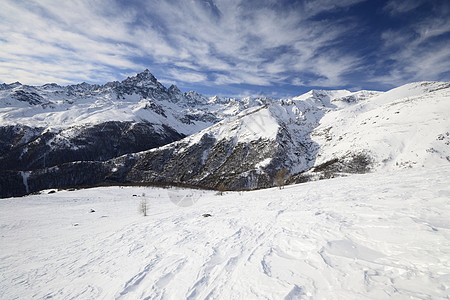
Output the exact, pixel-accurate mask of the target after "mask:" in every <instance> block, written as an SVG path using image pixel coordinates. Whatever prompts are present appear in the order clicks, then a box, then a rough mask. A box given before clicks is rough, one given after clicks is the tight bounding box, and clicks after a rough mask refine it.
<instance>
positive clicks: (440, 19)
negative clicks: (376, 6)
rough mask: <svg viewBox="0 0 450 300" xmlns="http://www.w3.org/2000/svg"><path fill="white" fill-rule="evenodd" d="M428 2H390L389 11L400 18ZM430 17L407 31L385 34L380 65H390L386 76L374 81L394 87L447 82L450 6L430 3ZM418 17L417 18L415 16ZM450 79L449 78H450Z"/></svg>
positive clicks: (404, 29) (395, 30) (434, 2)
mask: <svg viewBox="0 0 450 300" xmlns="http://www.w3.org/2000/svg"><path fill="white" fill-rule="evenodd" d="M425 3H426V1H389V3H388V4H387V5H386V6H385V8H386V9H389V11H390V12H391V13H393V14H395V15H399V16H400V17H405V16H408V13H411V12H412V11H413V10H414V9H420V8H419V7H421V6H422V5H424V4H425ZM427 5H428V7H427V8H426V9H428V10H430V13H428V14H426V15H420V14H419V17H417V18H416V19H414V21H413V22H411V24H409V26H407V27H401V28H397V29H392V30H387V31H385V32H384V33H383V34H382V40H383V44H382V45H381V47H380V52H379V53H380V57H379V61H380V62H383V64H388V65H389V68H388V71H387V72H386V73H385V74H382V75H381V76H379V77H377V76H375V77H374V78H373V80H378V81H380V82H383V83H389V82H390V83H391V84H394V85H397V84H403V83H405V82H411V81H418V80H445V79H446V78H445V77H444V78H443V76H445V75H447V76H448V73H449V70H450V51H449V49H450V39H449V36H450V19H448V15H449V14H450V3H449V2H446V1H439V0H436V1H433V2H428V3H427ZM416 15H417V14H416ZM447 79H448V78H447Z"/></svg>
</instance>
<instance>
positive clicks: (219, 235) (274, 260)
mask: <svg viewBox="0 0 450 300" xmlns="http://www.w3.org/2000/svg"><path fill="white" fill-rule="evenodd" d="M449 178H450V166H448V165H446V166H441V167H438V168H414V169H405V170H397V171H392V172H391V173H373V174H364V175H352V176H349V177H341V178H335V179H329V180H323V181H317V182H309V183H306V184H301V185H294V186H286V187H285V188H284V189H282V190H278V189H276V188H274V189H268V190H259V191H252V192H228V193H225V194H224V195H223V196H219V195H216V193H215V192H212V191H200V190H186V189H175V188H172V189H162V188H150V187H123V188H122V187H102V188H93V189H86V190H77V191H58V192H56V193H51V194H48V191H47V192H45V193H41V194H39V195H30V196H27V197H22V198H9V199H1V200H0V299H31V298H37V299H43V298H45V299H50V298H53V299H205V298H208V299H449V296H448V295H449V294H450V184H449V180H448V179H449ZM142 193H145V194H146V198H147V199H148V204H149V211H148V216H147V217H144V216H142V215H141V214H140V213H139V209H138V208H139V204H140V202H141V201H142V199H143V197H142V196H141V195H142ZM133 195H137V196H133ZM175 202H176V203H178V205H175V204H174V203H175ZM192 204H193V205H192ZM91 210H95V212H91ZM206 213H208V214H211V215H212V216H211V217H203V216H202V215H203V214H206Z"/></svg>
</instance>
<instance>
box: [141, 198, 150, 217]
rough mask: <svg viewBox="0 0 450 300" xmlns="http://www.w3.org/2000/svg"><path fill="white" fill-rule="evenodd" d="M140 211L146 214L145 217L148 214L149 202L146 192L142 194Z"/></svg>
mask: <svg viewBox="0 0 450 300" xmlns="http://www.w3.org/2000/svg"><path fill="white" fill-rule="evenodd" d="M139 211H140V212H141V213H142V214H143V215H144V217H146V216H147V212H148V202H147V197H145V194H142V199H141V203H140V204H139Z"/></svg>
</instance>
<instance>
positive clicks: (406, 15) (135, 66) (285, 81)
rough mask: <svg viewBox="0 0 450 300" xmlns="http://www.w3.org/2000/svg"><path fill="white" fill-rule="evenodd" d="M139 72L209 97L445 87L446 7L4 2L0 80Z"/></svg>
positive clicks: (349, 0) (448, 69)
mask: <svg viewBox="0 0 450 300" xmlns="http://www.w3.org/2000/svg"><path fill="white" fill-rule="evenodd" d="M144 69H149V70H150V72H151V73H153V75H155V76H156V77H157V78H158V79H159V80H160V81H161V82H162V83H163V84H165V85H166V86H169V85H170V84H172V83H173V84H176V85H177V86H178V87H179V88H180V89H181V90H182V91H184V92H185V91H189V90H195V91H198V92H200V93H203V94H205V95H208V96H212V95H216V94H217V95H222V96H236V97H242V96H249V95H261V94H262V95H267V96H273V97H288V96H295V95H299V94H302V93H304V92H306V91H308V90H310V89H312V88H323V89H338V88H339V89H340V88H346V89H350V90H359V89H375V90H387V89H390V88H392V87H395V86H399V85H402V84H405V83H408V82H412V81H422V80H440V81H450V1H448V0H401V1H400V0H386V1H382V0H379V1H377V0H340V1H336V0H318V1H271V0H255V1H253V0H243V1H240V0H186V1H181V0H180V1H177V0H166V1H162V0H154V1H144V0H142V1H125V0H122V1H113V0H109V1H106V0H96V1H90V0H73V1H60V0H41V1H26V0H2V3H1V9H0V82H5V83H10V82H15V81H20V82H22V83H24V84H33V85H41V84H44V83H49V82H56V83H58V84H63V85H66V84H71V83H80V82H83V81H85V82H89V83H100V84H103V83H106V82H108V81H113V80H119V81H120V80H123V79H124V78H126V77H127V76H131V75H134V74H136V73H139V72H141V71H143V70H144Z"/></svg>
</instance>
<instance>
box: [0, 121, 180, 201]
mask: <svg viewBox="0 0 450 300" xmlns="http://www.w3.org/2000/svg"><path fill="white" fill-rule="evenodd" d="M183 137H184V136H183V135H181V134H179V133H178V132H176V131H175V130H173V129H171V128H170V127H167V126H162V130H161V128H159V129H158V128H156V127H155V126H154V125H153V124H150V123H132V122H107V123H102V124H97V125H92V126H82V127H76V128H73V127H72V128H68V129H65V130H62V131H59V132H50V131H45V130H44V129H42V128H30V127H27V126H20V125H16V126H5V127H0V197H9V196H17V195H24V194H26V193H28V192H34V191H38V190H40V189H46V188H58V187H67V186H79V185H91V184H97V183H101V182H109V181H113V182H121V181H123V180H124V175H123V174H122V173H121V172H123V166H122V167H121V168H117V172H111V170H112V169H113V167H109V164H110V162H107V161H108V160H110V159H112V158H116V157H120V156H121V155H125V154H129V153H136V152H140V151H145V150H148V149H153V148H156V147H160V146H162V145H166V144H169V143H171V142H174V141H177V140H180V139H182V138H183ZM117 161H120V159H119V158H118V159H117ZM75 162H76V163H75ZM125 165H126V164H125ZM24 172H28V173H29V176H28V178H27V180H28V182H29V184H28V186H26V185H25V184H24V180H25V179H24V174H25V173H24ZM28 173H27V174H28ZM25 177H26V176H25Z"/></svg>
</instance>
